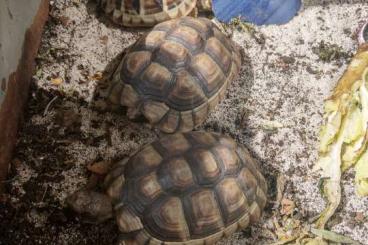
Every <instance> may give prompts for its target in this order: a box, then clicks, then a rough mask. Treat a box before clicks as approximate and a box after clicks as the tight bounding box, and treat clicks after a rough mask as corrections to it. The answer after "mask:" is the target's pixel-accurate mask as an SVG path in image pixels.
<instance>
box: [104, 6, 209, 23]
mask: <svg viewBox="0 0 368 245" xmlns="http://www.w3.org/2000/svg"><path fill="white" fill-rule="evenodd" d="M100 4H101V6H102V8H103V9H104V11H105V13H106V14H107V15H108V16H109V17H110V18H111V19H112V21H113V22H115V23H116V24H119V25H123V26H127V27H150V26H154V25H155V24H158V23H160V22H163V21H166V20H170V19H175V18H179V17H182V16H187V15H196V14H195V13H196V12H197V11H196V9H197V6H198V8H199V9H202V10H211V0H100Z"/></svg>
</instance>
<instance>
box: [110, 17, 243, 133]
mask: <svg viewBox="0 0 368 245" xmlns="http://www.w3.org/2000/svg"><path fill="white" fill-rule="evenodd" d="M240 66H241V56H240V53H239V49H238V48H237V47H236V46H235V44H234V43H233V42H232V41H231V40H230V39H229V38H227V37H226V36H225V35H224V34H223V33H222V32H221V31H220V30H219V29H218V28H217V27H216V25H215V24H214V23H213V22H211V21H210V20H208V19H205V18H192V17H183V18H179V19H175V20H169V21H166V22H163V23H161V24H158V25H156V26H155V27H154V28H153V30H152V31H150V32H148V33H147V34H145V35H144V36H143V37H141V38H140V39H139V40H138V41H137V42H136V43H135V44H134V45H133V46H132V47H130V48H129V50H128V51H127V53H126V54H125V56H124V57H123V59H122V61H121V63H120V64H119V66H118V67H117V69H116V71H115V73H114V74H113V76H112V78H111V84H112V85H111V87H110V92H109V100H110V102H112V103H113V104H116V105H117V104H120V105H123V106H126V107H128V116H129V117H130V118H135V117H137V116H139V115H141V114H143V116H144V117H145V118H146V119H147V120H148V121H149V123H150V124H152V125H154V126H156V127H157V128H158V129H160V130H161V131H163V132H165V133H173V132H177V131H181V132H185V131H190V130H192V129H193V128H195V127H196V126H198V125H199V124H201V123H202V122H203V121H204V120H205V119H206V117H207V115H208V113H209V112H210V111H211V110H213V108H214V107H215V106H216V105H217V104H218V103H219V101H220V100H221V99H222V98H223V97H224V95H225V92H226V88H227V86H228V85H229V84H230V82H231V81H232V80H234V79H235V77H236V76H237V75H238V73H239V70H240Z"/></svg>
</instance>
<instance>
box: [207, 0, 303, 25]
mask: <svg viewBox="0 0 368 245" xmlns="http://www.w3.org/2000/svg"><path fill="white" fill-rule="evenodd" d="M212 5H213V12H214V14H215V16H216V18H217V19H218V20H220V21H222V22H225V23H228V22H230V21H231V19H233V18H236V17H240V18H241V19H242V20H245V21H249V22H252V23H254V24H256V25H268V24H284V23H286V22H288V21H289V20H290V19H292V18H293V17H294V16H295V15H296V14H297V12H298V10H299V9H300V6H301V0H212Z"/></svg>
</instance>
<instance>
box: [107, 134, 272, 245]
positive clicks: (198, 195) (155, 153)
mask: <svg viewBox="0 0 368 245" xmlns="http://www.w3.org/2000/svg"><path fill="white" fill-rule="evenodd" d="M122 165H123V164H120V165H119V164H118V165H117V167H116V168H115V169H113V170H112V171H111V173H110V174H109V175H108V176H107V178H106V182H105V183H106V185H107V187H108V193H109V195H110V196H111V197H112V198H113V203H114V206H115V210H117V223H118V224H119V228H120V230H121V232H123V233H130V232H136V234H137V235H136V237H135V239H136V241H137V244H148V241H149V242H150V243H149V244H151V242H152V243H154V244H156V243H157V244H162V243H163V242H165V244H170V243H171V242H177V244H184V243H185V244H192V242H193V244H212V243H214V242H216V241H218V240H219V239H221V238H222V237H223V236H229V235H231V234H232V233H233V232H235V231H236V230H239V229H243V228H245V227H247V226H248V225H249V224H250V223H253V222H256V221H257V220H258V219H259V218H260V216H261V213H262V210H263V208H264V207H265V204H266V199H267V198H266V193H267V184H266V181H265V179H264V177H263V175H262V174H261V172H260V171H259V168H258V166H257V162H256V161H255V160H254V159H253V158H252V157H251V156H250V154H249V152H248V151H247V149H245V148H244V147H242V146H240V145H238V144H236V142H234V141H233V140H232V139H231V138H229V137H227V136H223V135H220V134H216V133H207V132H189V133H178V134H173V135H170V136H166V137H164V138H162V139H160V140H157V141H155V142H153V143H152V144H149V145H147V146H145V147H144V148H143V149H142V150H141V151H139V152H138V153H136V154H135V155H134V156H133V157H131V158H130V160H129V161H128V162H127V163H126V165H125V170H124V172H123V167H122ZM120 176H124V177H123V178H121V177H120ZM119 178H120V179H119ZM122 179H124V180H125V182H124V181H122ZM117 183H120V184H117ZM122 183H124V184H122Z"/></svg>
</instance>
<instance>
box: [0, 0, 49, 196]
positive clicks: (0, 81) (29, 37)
mask: <svg viewBox="0 0 368 245" xmlns="http://www.w3.org/2000/svg"><path fill="white" fill-rule="evenodd" d="M48 11H49V1H48V0H16V1H15V0H0V192H2V190H3V183H4V179H5V178H6V174H7V172H8V169H9V162H10V160H11V154H12V151H13V149H14V146H15V143H16V136H17V130H18V125H19V120H20V119H21V116H22V114H23V109H24V105H25V103H26V100H27V96H28V90H29V84H30V82H31V77H32V73H33V71H34V68H35V57H36V55H37V50H38V47H39V44H40V40H41V35H42V30H43V26H44V24H45V22H46V20H47V17H48Z"/></svg>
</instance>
